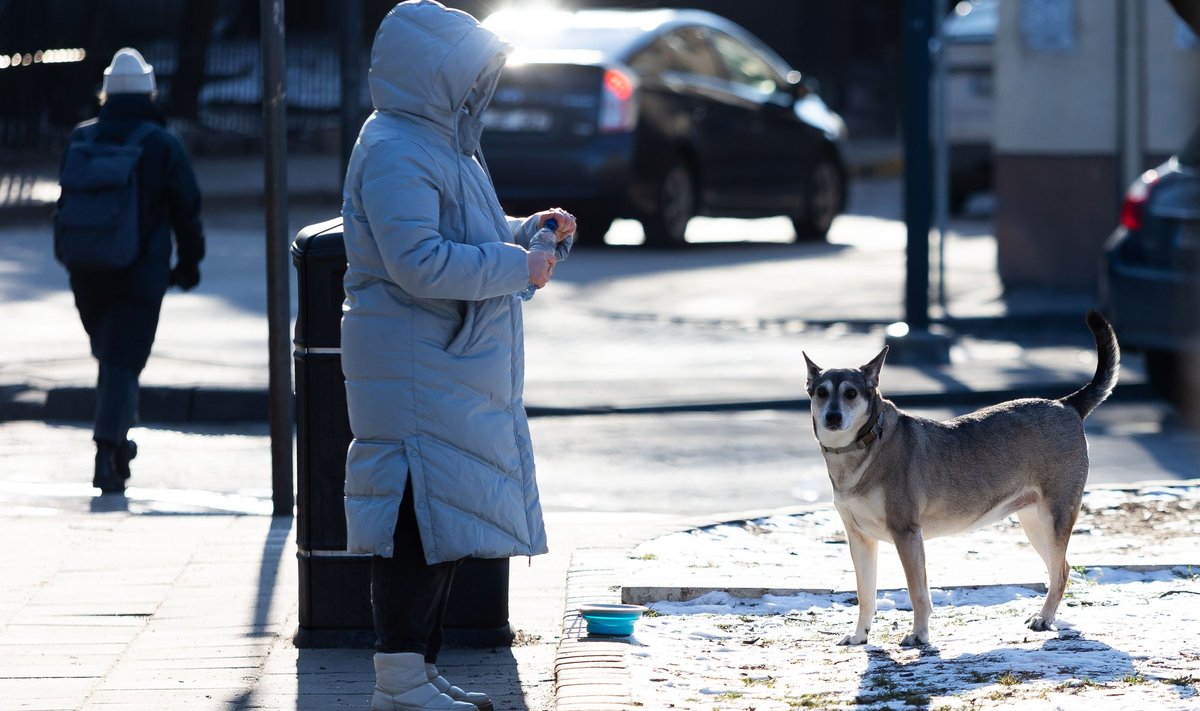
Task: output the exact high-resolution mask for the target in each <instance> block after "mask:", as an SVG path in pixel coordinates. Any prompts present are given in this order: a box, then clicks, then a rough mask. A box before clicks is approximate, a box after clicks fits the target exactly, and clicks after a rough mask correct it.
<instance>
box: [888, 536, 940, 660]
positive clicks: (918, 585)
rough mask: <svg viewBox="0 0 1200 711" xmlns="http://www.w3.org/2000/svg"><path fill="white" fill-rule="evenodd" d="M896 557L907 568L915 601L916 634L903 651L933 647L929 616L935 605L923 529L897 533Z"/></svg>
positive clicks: (906, 571) (910, 597)
mask: <svg viewBox="0 0 1200 711" xmlns="http://www.w3.org/2000/svg"><path fill="white" fill-rule="evenodd" d="M892 540H893V541H894V542H895V544H896V553H898V554H899V555H900V564H901V565H902V566H904V578H905V580H907V581H908V598H909V599H910V600H911V601H912V609H913V626H912V633H911V634H909V635H908V636H907V637H905V638H904V639H903V640H902V641H901V642H900V646H901V647H917V646H920V645H923V644H929V616H930V615H931V614H932V613H933V603H932V602H931V601H930V599H929V581H928V580H927V579H926V577H925V538H924V536H922V535H921V529H920V528H919V527H917V526H913V527H911V528H909V529H908V530H906V531H902V532H893V534H892Z"/></svg>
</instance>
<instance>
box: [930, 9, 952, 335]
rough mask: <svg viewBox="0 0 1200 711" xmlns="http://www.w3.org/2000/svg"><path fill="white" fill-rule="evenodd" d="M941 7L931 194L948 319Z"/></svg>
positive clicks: (941, 297) (940, 289)
mask: <svg viewBox="0 0 1200 711" xmlns="http://www.w3.org/2000/svg"><path fill="white" fill-rule="evenodd" d="M944 18H945V14H944V13H943V12H942V9H941V4H940V3H936V2H935V3H934V4H933V23H934V24H933V26H934V41H933V44H932V45H931V46H930V50H931V52H930V53H931V54H932V56H933V76H934V81H933V126H934V131H933V184H934V187H935V191H934V194H933V197H934V200H933V213H934V224H936V225H937V303H938V309H939V310H940V311H941V316H942V318H947V317H949V316H950V313H949V309H948V308H947V307H946V223H947V221H948V218H947V212H948V211H949V202H950V200H949V191H950V167H949V159H950V156H949V153H950V150H949V145H948V144H947V126H946V120H947V116H946V33H945V32H943V31H942V30H943V26H944V24H945V23H944V22H943V20H944Z"/></svg>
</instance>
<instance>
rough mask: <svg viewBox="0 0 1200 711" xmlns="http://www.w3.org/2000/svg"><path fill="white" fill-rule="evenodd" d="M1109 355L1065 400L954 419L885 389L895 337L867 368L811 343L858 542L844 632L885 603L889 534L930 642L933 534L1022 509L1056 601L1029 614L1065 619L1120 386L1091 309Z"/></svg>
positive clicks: (832, 450) (915, 633)
mask: <svg viewBox="0 0 1200 711" xmlns="http://www.w3.org/2000/svg"><path fill="white" fill-rule="evenodd" d="M1087 325H1088V328H1089V329H1090V330H1091V331H1092V335H1093V336H1095V339H1096V350H1097V353H1098V362H1097V365H1096V374H1095V375H1094V376H1093V377H1092V381H1091V382H1090V383H1088V384H1087V385H1085V386H1084V387H1082V388H1080V389H1079V390H1077V391H1076V392H1074V393H1072V394H1070V395H1067V396H1066V397H1063V398H1059V399H1057V400H1047V399H1043V398H1027V399H1021V400H1012V401H1009V402H1004V403H1001V404H999V405H994V406H992V407H987V408H984V409H982V410H977V411H975V412H972V413H970V414H967V415H963V416H961V417H956V418H954V419H951V420H947V421H945V422H938V421H936V420H930V419H926V418H923V417H918V416H915V415H911V414H909V413H907V412H904V411H903V410H901V409H899V408H898V407H896V405H895V404H894V403H892V402H891V401H889V400H887V399H885V398H883V397H882V396H881V395H880V393H879V372H880V370H881V369H882V368H883V361H884V358H885V357H886V356H887V351H888V349H887V347H886V346H885V347H884V349H883V350H882V351H881V352H880V353H879V355H877V356H875V358H874V359H872V360H871V362H869V363H867V364H866V365H864V366H862V367H860V368H829V369H822V368H821V367H820V366H818V365H817V364H816V363H813V362H812V360H810V359H809V357H808V354H804V361H805V362H806V363H807V364H808V384H807V390H808V395H809V398H810V400H811V409H812V418H813V429H814V431H815V432H816V436H817V441H818V442H820V444H821V450H822V451H823V452H824V455H825V464H826V466H827V467H828V469H829V479H830V481H831V482H832V483H833V501H834V505H835V506H836V508H837V511H838V513H839V514H840V515H841V517H842V523H843V525H844V526H845V528H846V538H847V539H848V541H849V544H850V557H851V559H852V560H853V561H854V574H855V578H856V582H857V585H858V622H857V624H856V625H855V626H854V630H853V631H852V632H851V633H850V634H849V635H847V636H846V637H845V638H844V639H843V640H842V641H841V642H840V644H864V643H865V642H866V641H867V633H868V632H869V631H870V629H871V619H872V618H873V617H874V615H875V604H876V601H875V594H876V587H875V580H876V564H877V556H878V548H877V547H878V542H879V541H888V542H891V543H893V544H894V545H895V546H896V552H897V554H898V555H899V556H900V562H901V564H902V565H903V567H904V575H905V578H906V580H907V583H908V592H909V597H910V598H911V599H912V608H913V626H912V633H911V634H909V635H908V636H907V637H905V638H904V640H903V641H902V642H901V645H903V646H917V645H924V644H928V643H929V615H930V612H931V611H932V605H931V603H930V599H929V583H928V581H927V580H926V578H925V545H924V541H925V539H926V538H934V537H937V536H945V535H949V534H954V533H962V532H964V531H969V530H972V529H975V528H978V527H980V526H984V525H986V524H989V523H993V522H995V521H998V520H1000V519H1002V518H1005V517H1007V516H1009V515H1011V514H1016V516H1017V519H1018V520H1019V521H1020V522H1021V527H1022V528H1023V529H1024V531H1025V535H1026V536H1028V537H1029V542H1030V543H1031V544H1033V548H1034V550H1036V551H1037V552H1038V555H1040V556H1041V558H1042V560H1043V561H1045V563H1046V571H1047V572H1048V573H1049V576H1050V584H1049V585H1048V586H1047V592H1046V602H1045V604H1044V605H1042V609H1041V611H1040V612H1038V613H1037V614H1036V615H1033V616H1032V617H1030V618H1029V619H1028V620H1027V621H1026V624H1027V625H1028V627H1029V628H1030V629H1032V630H1049V629H1053V627H1052V625H1053V623H1054V615H1055V612H1056V611H1057V610H1058V604H1059V602H1060V601H1061V600H1062V596H1063V591H1064V590H1065V588H1066V585H1067V577H1068V574H1069V572H1070V568H1069V567H1068V565H1067V558H1066V555H1067V543H1068V541H1069V540H1070V538H1071V530H1072V528H1073V527H1074V525H1075V518H1076V516H1078V514H1079V506H1080V501H1081V499H1082V498H1083V489H1084V485H1085V484H1086V483H1087V477H1088V445H1087V439H1086V438H1085V437H1084V433H1083V420H1084V418H1085V417H1087V416H1088V415H1089V414H1091V412H1092V411H1093V410H1094V409H1096V407H1097V406H1098V405H1099V404H1100V403H1102V402H1104V400H1105V399H1106V398H1107V397H1108V396H1109V394H1111V393H1112V390H1113V388H1114V387H1115V386H1116V382H1117V373H1118V371H1119V369H1120V358H1121V355H1120V348H1119V346H1118V345H1117V337H1116V334H1115V333H1114V332H1113V329H1112V326H1111V325H1109V323H1108V321H1106V320H1105V319H1104V317H1103V316H1101V315H1100V314H1099V313H1097V312H1095V311H1091V312H1089V313H1088V315H1087Z"/></svg>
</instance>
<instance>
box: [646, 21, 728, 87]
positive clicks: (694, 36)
mask: <svg viewBox="0 0 1200 711" xmlns="http://www.w3.org/2000/svg"><path fill="white" fill-rule="evenodd" d="M631 64H632V65H633V68H634V69H636V70H638V71H639V72H643V73H646V74H663V73H666V72H675V73H678V74H692V75H696V76H702V77H709V78H717V77H720V76H721V75H722V74H721V70H720V68H719V65H718V64H717V58H716V57H714V56H713V54H712V52H711V51H710V50H709V47H708V43H707V42H706V41H705V38H704V31H703V30H701V29H700V28H698V27H688V28H684V29H682V30H677V31H675V32H672V33H670V34H667V35H663V36H662V37H659V38H658V39H656V40H655V41H654V42H652V43H651V44H650V46H649V47H647V48H646V49H644V50H642V51H641V52H640V53H638V55H637V56H636V57H634V58H633V61H632V62H631Z"/></svg>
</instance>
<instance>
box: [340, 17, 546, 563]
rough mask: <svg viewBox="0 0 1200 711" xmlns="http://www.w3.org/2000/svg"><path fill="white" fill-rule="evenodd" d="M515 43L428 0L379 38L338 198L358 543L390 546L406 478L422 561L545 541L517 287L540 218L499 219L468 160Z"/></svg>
mask: <svg viewBox="0 0 1200 711" xmlns="http://www.w3.org/2000/svg"><path fill="white" fill-rule="evenodd" d="M507 51H508V46H507V45H506V44H505V43H504V42H503V41H502V40H500V39H499V38H498V37H496V36H495V35H494V34H493V33H492V32H490V31H489V30H487V29H484V28H483V27H481V26H480V25H479V24H478V23H477V22H476V21H475V20H474V18H472V17H471V16H469V15H467V14H465V13H461V12H459V11H456V10H448V9H446V8H445V7H443V6H441V5H439V4H438V3H436V2H430V1H429V0H421V1H420V2H404V3H401V4H399V5H397V6H396V7H395V8H394V9H393V10H392V11H391V12H390V13H388V15H387V17H386V18H384V20H383V22H382V24H381V25H380V27H379V31H378V32H377V33H376V35H375V43H374V46H373V49H372V53H371V73H370V88H371V97H372V100H373V102H374V105H375V112H374V113H373V114H372V115H371V116H370V118H368V119H367V121H366V122H365V123H364V125H363V128H362V131H361V133H360V134H359V137H358V143H357V144H356V145H355V147H354V152H353V154H352V156H351V159H350V164H349V168H348V170H347V173H346V183H345V188H344V192H343V205H342V218H343V228H344V234H345V243H346V259H347V262H348V268H347V270H346V278H345V289H346V301H345V304H344V306H343V319H342V369H343V372H344V373H345V376H346V398H347V402H348V405H349V412H350V427H351V430H352V432H353V434H354V439H353V441H352V442H351V444H350V449H349V452H348V455H347V461H346V523H347V534H348V541H349V543H348V548H349V550H350V551H351V552H357V553H373V554H375V555H381V556H384V557H390V556H391V555H392V552H393V551H392V535H393V532H394V530H395V525H396V516H397V512H398V510H399V505H400V500H401V496H402V495H403V493H404V487H405V483H406V482H408V481H411V482H412V488H413V496H414V504H415V508H416V514H417V521H418V523H419V525H420V530H421V539H422V542H423V544H424V548H425V559H426V561H427V562H429V563H438V562H442V561H450V560H457V559H460V558H464V557H467V556H474V557H479V558H503V557H509V556H518V555H536V554H540V553H545V552H546V533H545V528H544V526H543V523H542V511H541V504H540V503H539V500H538V490H537V482H536V479H535V475H534V464H533V451H532V449H531V445H530V438H529V425H528V422H527V420H526V418H525V409H524V404H523V401H522V390H523V387H524V367H525V364H524V350H523V345H522V340H523V338H524V332H523V326H522V322H521V303H522V302H521V301H520V300H519V299H518V298H516V297H515V296H514V295H513V294H514V292H517V291H520V290H521V289H523V288H524V287H525V286H526V284H527V283H528V279H529V268H528V263H527V258H526V253H525V250H524V249H522V248H521V246H518V244H519V245H522V246H525V245H528V241H529V237H530V236H531V234H532V233H533V232H534V231H536V227H537V221H536V218H529V219H528V220H523V221H521V220H515V219H511V218H506V217H505V215H504V213H503V212H502V211H501V209H500V205H499V203H498V201H497V199H496V194H495V190H494V189H493V188H492V184H491V181H490V179H489V177H488V176H487V174H486V172H485V171H484V169H483V168H482V167H481V165H480V163H479V162H478V161H477V160H476V159H475V158H474V157H473V156H474V154H475V152H476V151H477V149H478V145H479V133H480V129H481V124H480V122H479V115H480V114H481V113H482V111H483V109H484V108H485V107H486V105H487V102H488V101H489V100H490V99H491V93H492V91H494V90H495V84H496V80H497V78H498V76H499V72H500V69H501V67H502V66H503V62H504V57H505V55H506V53H507Z"/></svg>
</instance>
